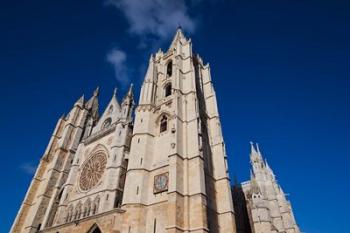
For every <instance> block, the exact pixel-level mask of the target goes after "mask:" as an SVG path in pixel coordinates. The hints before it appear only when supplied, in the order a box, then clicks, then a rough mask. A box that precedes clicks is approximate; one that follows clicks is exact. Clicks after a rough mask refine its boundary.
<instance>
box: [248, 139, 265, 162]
mask: <svg viewBox="0 0 350 233" xmlns="http://www.w3.org/2000/svg"><path fill="white" fill-rule="evenodd" d="M250 160H251V162H252V163H253V162H254V161H255V162H258V161H259V162H262V163H263V162H264V161H263V159H262V155H261V152H260V149H259V146H258V144H257V143H256V144H255V145H254V143H253V142H250Z"/></svg>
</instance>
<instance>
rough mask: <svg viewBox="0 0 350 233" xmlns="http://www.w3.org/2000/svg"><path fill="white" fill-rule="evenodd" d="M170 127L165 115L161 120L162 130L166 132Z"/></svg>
mask: <svg viewBox="0 0 350 233" xmlns="http://www.w3.org/2000/svg"><path fill="white" fill-rule="evenodd" d="M167 128H168V118H167V117H166V116H165V115H164V116H162V119H161V120H160V132H161V133H162V132H165V131H166V130H167Z"/></svg>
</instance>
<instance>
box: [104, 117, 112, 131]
mask: <svg viewBox="0 0 350 233" xmlns="http://www.w3.org/2000/svg"><path fill="white" fill-rule="evenodd" d="M111 123H112V119H111V118H107V119H106V120H105V121H104V122H103V124H102V129H106V128H108V127H109V126H110V125H111Z"/></svg>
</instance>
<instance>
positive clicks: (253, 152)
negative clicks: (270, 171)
mask: <svg viewBox="0 0 350 233" xmlns="http://www.w3.org/2000/svg"><path fill="white" fill-rule="evenodd" d="M249 143H250V154H251V155H252V154H257V151H256V149H255V147H254V143H253V142H249Z"/></svg>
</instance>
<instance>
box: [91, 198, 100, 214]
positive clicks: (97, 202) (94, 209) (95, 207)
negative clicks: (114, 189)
mask: <svg viewBox="0 0 350 233" xmlns="http://www.w3.org/2000/svg"><path fill="white" fill-rule="evenodd" d="M99 206H100V198H99V197H98V196H97V197H96V198H95V200H94V204H93V207H92V214H97V213H98V208H99Z"/></svg>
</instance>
